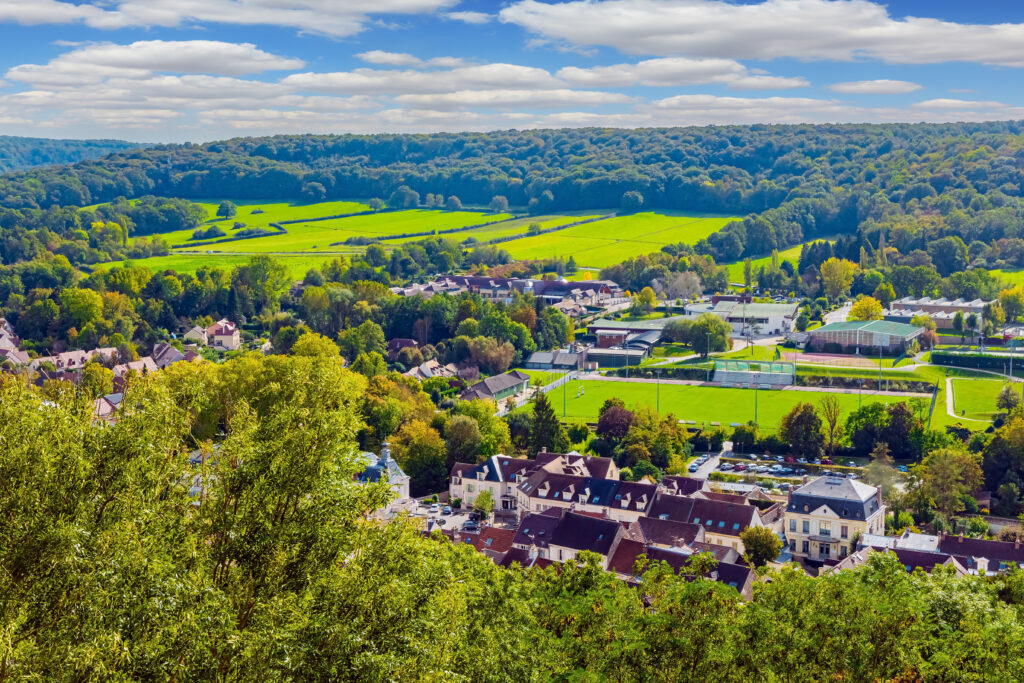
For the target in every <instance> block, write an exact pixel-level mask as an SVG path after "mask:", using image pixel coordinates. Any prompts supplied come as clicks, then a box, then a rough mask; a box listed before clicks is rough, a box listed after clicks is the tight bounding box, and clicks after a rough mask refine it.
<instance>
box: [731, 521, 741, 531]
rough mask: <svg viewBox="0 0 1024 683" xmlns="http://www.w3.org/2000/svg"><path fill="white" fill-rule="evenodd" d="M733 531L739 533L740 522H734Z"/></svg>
mask: <svg viewBox="0 0 1024 683" xmlns="http://www.w3.org/2000/svg"><path fill="white" fill-rule="evenodd" d="M732 530H733V531H739V530H740V523H739V522H733V525H732Z"/></svg>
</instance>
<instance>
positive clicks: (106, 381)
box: [78, 361, 114, 399]
mask: <svg viewBox="0 0 1024 683" xmlns="http://www.w3.org/2000/svg"><path fill="white" fill-rule="evenodd" d="M78 387H79V388H80V389H81V390H82V391H84V392H85V393H86V395H87V396H89V398H92V399H96V398H99V397H100V396H106V395H107V394H109V393H112V392H113V391H114V373H113V371H111V370H109V369H107V368H105V367H103V366H102V365H100V364H99V363H97V362H95V361H90V362H88V363H86V364H85V367H84V368H82V376H81V379H80V380H79V382H78Z"/></svg>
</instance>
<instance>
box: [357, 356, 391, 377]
mask: <svg viewBox="0 0 1024 683" xmlns="http://www.w3.org/2000/svg"><path fill="white" fill-rule="evenodd" d="M387 371H388V363H387V361H386V360H384V356H382V355H380V354H379V353H377V352H376V351H370V352H369V353H367V352H363V353H360V354H359V355H358V356H356V359H355V360H354V361H352V372H358V373H359V374H360V375H363V376H364V377H367V378H369V377H375V376H377V375H383V374H386V373H387Z"/></svg>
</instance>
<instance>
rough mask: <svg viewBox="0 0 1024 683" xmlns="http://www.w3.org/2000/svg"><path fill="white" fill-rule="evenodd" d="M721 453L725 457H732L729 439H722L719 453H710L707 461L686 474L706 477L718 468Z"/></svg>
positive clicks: (701, 477) (692, 476)
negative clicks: (694, 470)
mask: <svg viewBox="0 0 1024 683" xmlns="http://www.w3.org/2000/svg"><path fill="white" fill-rule="evenodd" d="M723 455H724V456H725V457H727V458H728V457H732V442H731V441H723V442H722V451H721V452H720V453H716V454H715V455H712V456H711V457H710V458H708V461H707V462H706V463H704V464H703V465H701V466H700V468H699V469H698V470H697V471H696V472H688V473H687V474H686V476H688V477H691V478H693V479H707V478H708V475H709V474H711V473H712V472H714V471H715V470H717V469H718V462H719V458H721V457H722V456H723Z"/></svg>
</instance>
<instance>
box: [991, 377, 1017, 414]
mask: <svg viewBox="0 0 1024 683" xmlns="http://www.w3.org/2000/svg"><path fill="white" fill-rule="evenodd" d="M1019 405H1020V392H1019V391H1017V388H1016V387H1015V386H1014V385H1013V384H1009V383H1007V384H1004V385H1003V388H1002V389H1000V390H999V396H998V397H997V398H996V407H997V408H999V410H1005V411H1006V413H1007V414H1010V413H1012V412H1013V409H1014V408H1016V407H1017V406H1019Z"/></svg>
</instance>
